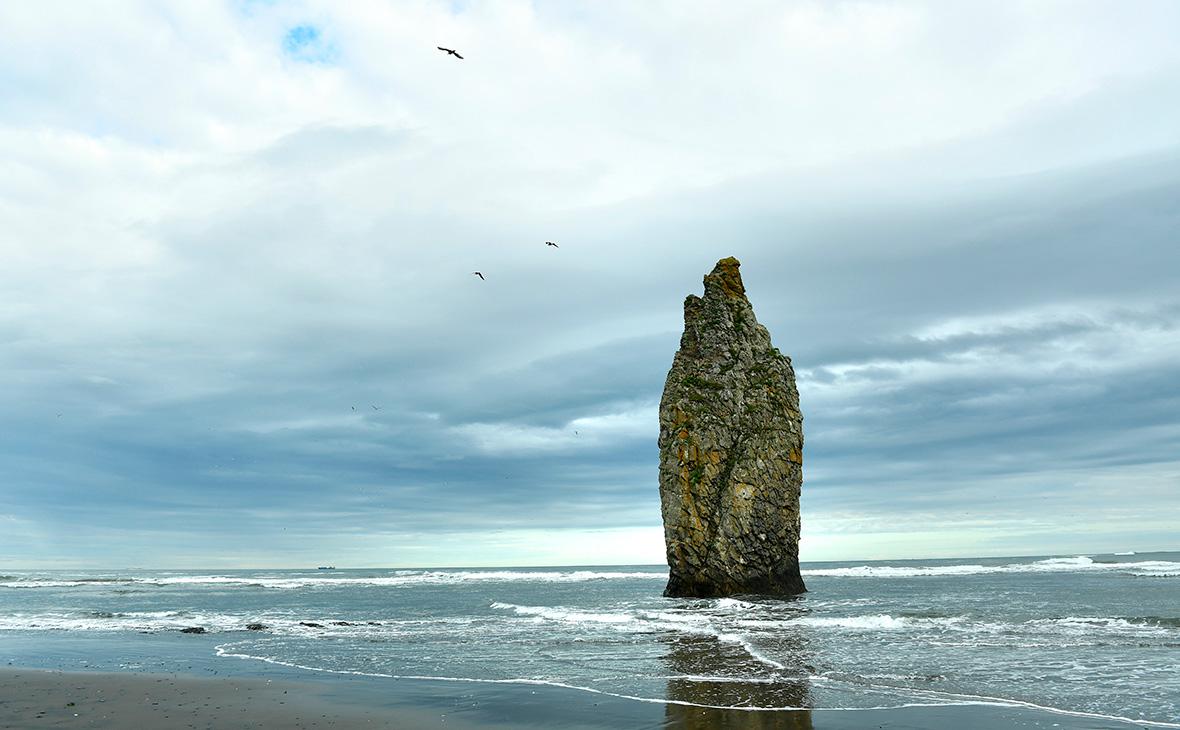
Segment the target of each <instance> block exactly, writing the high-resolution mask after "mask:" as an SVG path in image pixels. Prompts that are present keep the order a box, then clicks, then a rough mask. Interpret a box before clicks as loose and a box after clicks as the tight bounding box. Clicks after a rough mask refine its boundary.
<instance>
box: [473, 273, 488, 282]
mask: <svg viewBox="0 0 1180 730" xmlns="http://www.w3.org/2000/svg"><path fill="white" fill-rule="evenodd" d="M471 273H473V274H475V275H476V276H478V277H479V278H480V279H483V280H484V281H487V279H484V278H483V274H481V273H479V272H478V271H472V272H471Z"/></svg>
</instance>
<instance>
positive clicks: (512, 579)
mask: <svg viewBox="0 0 1180 730" xmlns="http://www.w3.org/2000/svg"><path fill="white" fill-rule="evenodd" d="M667 578H668V574H667V573H665V572H649V571H629V572H616V571H601V570H599V571H596V570H567V571H527V570H424V571H406V570H398V571H393V572H392V573H391V574H389V575H378V576H348V575H333V576H331V577H328V576H319V575H316V576H291V577H286V576H278V575H263V576H227V575H182V576H160V577H133V578H125V577H117V578H116V577H112V578H80V579H72V580H71V579H58V578H18V579H15V580H8V581H0V588H77V587H83V586H93V587H104V586H109V585H124V584H129V585H146V586H190V585H191V586H197V585H213V586H239V587H255V588H273V589H279V590H291V589H297V588H332V587H343V586H349V587H355V586H414V585H461V584H465V583H584V582H588V581H608V580H657V579H658V580H666V579H667Z"/></svg>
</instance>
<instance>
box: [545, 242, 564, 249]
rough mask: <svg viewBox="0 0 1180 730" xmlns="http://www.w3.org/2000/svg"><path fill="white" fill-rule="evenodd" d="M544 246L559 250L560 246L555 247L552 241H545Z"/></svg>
mask: <svg viewBox="0 0 1180 730" xmlns="http://www.w3.org/2000/svg"><path fill="white" fill-rule="evenodd" d="M545 245H546V246H552V247H553V248H561V246H558V245H557V244H556V243H554V242H553V241H546V242H545Z"/></svg>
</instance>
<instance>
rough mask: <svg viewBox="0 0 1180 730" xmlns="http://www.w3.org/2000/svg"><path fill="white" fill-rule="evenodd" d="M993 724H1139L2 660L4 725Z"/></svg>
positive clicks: (983, 727)
mask: <svg viewBox="0 0 1180 730" xmlns="http://www.w3.org/2000/svg"><path fill="white" fill-rule="evenodd" d="M947 727H954V728H957V729H958V730H992V729H993V728H999V727H1021V728H1045V729H1046V730H1048V729H1050V728H1053V729H1054V730H1063V729H1064V728H1086V729H1097V728H1119V729H1121V730H1128V729H1129V728H1135V727H1142V725H1140V724H1139V723H1131V722H1118V721H1110V720H1104V719H1098V718H1086V717H1079V716H1076V715H1075V716H1070V715H1061V714H1056V713H1048V712H1043V711H1037V710H1030V709H1022V708H1012V707H998V706H984V705H974V706H971V705H968V706H961V705H960V706H943V707H908V708H898V709H893V710H868V711H838V710H814V711H802V712H782V711H778V712H750V711H740V710H716V709H710V708H705V707H696V706H689V705H680V704H660V703H647V702H637V701H634V700H627V699H623V698H617V697H609V696H605V695H596V694H593V693H587V692H578V691H574V690H564V689H561V688H553V687H549V688H545V687H535V686H534V687H530V686H528V685H519V684H483V685H471V684H466V683H455V682H445V683H440V682H430V681H404V682H403V681H396V680H389V679H374V678H367V677H356V676H348V675H331V674H312V675H310V676H306V677H303V676H295V677H292V676H291V675H289V674H287V675H284V674H276V675H275V677H274V678H273V679H267V678H266V677H264V676H251V677H196V676H190V675H184V674H162V673H161V674H149V673H125V672H119V673H113V672H61V671H48V670H43V669H16V668H7V669H0V729H4V730H8V729H12V730H16V729H18V728H19V729H22V730H23V729H24V728H107V729H111V730H113V729H115V728H132V729H133V730H154V729H155V728H160V729H161V730H171V729H172V728H178V729H180V728H183V729H191V728H208V729H210V730H224V729H229V730H233V729H235V728H243V729H244V728H251V729H253V728H298V729H304V730H306V729H307V728H316V729H317V730H324V729H326V728H336V729H338V730H348V729H350V728H398V729H399V730H417V729H418V728H450V729H451V730H456V729H458V730H475V729H476V728H479V729H482V730H488V729H489V728H496V729H501V728H504V729H507V728H513V729H517V730H518V729H519V728H545V729H546V730H550V729H552V728H560V729H562V730H574V729H579V730H580V729H583V728H585V729H594V730H601V729H604V728H626V729H627V730H713V729H715V728H720V729H723V730H859V729H860V728H895V729H900V728H907V729H909V730H943V729H944V728H947Z"/></svg>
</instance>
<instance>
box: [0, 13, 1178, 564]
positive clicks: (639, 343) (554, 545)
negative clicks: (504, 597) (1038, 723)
mask: <svg viewBox="0 0 1180 730" xmlns="http://www.w3.org/2000/svg"><path fill="white" fill-rule="evenodd" d="M1178 27H1180V4H1177V3H1175V2H1172V1H1171V0H1160V1H1159V2H1152V1H1151V0H1137V2H1134V3H1124V2H1115V1H1114V0H1110V1H1104V2H1086V1H1084V0H1068V1H1066V0H1062V1H1055V0H1042V1H1038V2H1031V3H1029V2H1015V1H1014V2H986V3H985V2H979V3H966V2H963V3H958V2H945V1H944V0H931V1H930V2H886V1H883V0H882V1H878V0H863V1H862V0H857V1H847V2H843V1H837V0H829V1H824V2H819V1H816V2H805V1H798V2H788V3H784V2H779V1H777V0H775V1H768V2H754V1H751V2H742V3H729V2H695V1H685V0H675V1H674V2H673V1H669V2H642V3H635V2H628V1H621V0H620V1H619V2H609V1H598V0H596V1H595V2H585V3H581V2H541V1H538V2H531V3H530V2H525V1H523V0H492V1H489V2H463V1H462V0H455V1H453V2H449V3H448V2H416V1H407V2H402V1H400V0H371V1H369V2H360V1H358V2H350V3H346V4H345V3H336V2H327V1H325V2H313V1H310V0H309V1H307V2H299V1H292V2H284V1H283V0H275V1H273V2H263V1H261V0H255V1H250V0H224V1H222V2H207V3H206V2H201V3H172V4H168V5H163V4H160V3H154V2H146V1H144V2H134V1H132V0H128V1H126V2H114V3H104V4H101V6H100V4H97V3H83V4H79V3H74V2H65V1H64V0H63V1H62V2H39V3H3V4H0V29H3V30H2V33H3V42H2V43H0V398H2V401H0V403H2V407H0V565H9V566H10V567H21V566H26V567H120V566H131V565H144V566H159V567H234V566H303V565H315V564H323V563H329V562H330V563H333V564H337V565H340V566H345V565H350V566H352V565H355V566H436V565H541V564H606V563H660V562H662V561H663V543H662V532H661V528H660V515H659V500H658V491H657V483H656V476H657V460H658V456H657V452H656V435H657V432H658V427H657V423H656V407H657V403H658V401H659V397H660V392H661V389H662V386H663V379H664V376H665V374H666V373H667V369H668V367H669V366H670V365H671V362H672V355H673V353H674V352H675V349H676V347H677V344H678V340H679V334H680V328H681V325H682V321H681V303H682V301H683V298H684V296H685V295H686V294H689V293H693V292H699V291H700V289H701V277H702V276H703V275H704V274H705V273H706V272H707V271H708V270H709V269H710V268H711V267H712V265H713V264H714V263H715V262H716V260H717V259H719V258H721V257H724V256H729V255H735V256H737V257H738V258H739V259H741V261H742V264H743V269H742V271H743V275H744V276H745V279H746V285H747V288H748V290H749V293H750V296H751V300H752V302H753V305H754V308H755V311H756V313H757V315H758V317H759V319H760V321H762V322H763V323H764V324H766V325H767V327H768V328H769V329H770V332H771V334H772V336H773V337H774V340H775V344H776V345H778V346H779V347H780V348H781V349H782V350H783V351H784V352H786V353H789V354H790V355H791V356H792V358H793V360H794V363H795V367H796V371H797V374H798V376H799V390H800V393H801V400H802V405H803V411H804V414H805V418H806V422H805V423H806V450H805V453H806V466H805V480H806V482H805V485H804V504H803V542H802V551H803V555H802V557H803V558H804V559H811V560H825V559H870V558H895V557H929V556H955V555H959V556H977V555H1023V554H1047V553H1070V554H1073V553H1077V552H1100V551H1114V550H1131V549H1135V550H1145V549H1169V548H1170V549H1180V541H1178V540H1180V538H1178V537H1177V535H1178V533H1177V529H1176V526H1177V525H1178V524H1180V374H1178V370H1177V363H1178V362H1180V286H1178V280H1180V233H1178V232H1180V44H1177V43H1176V42H1175V29H1176V28H1178ZM437 45H443V46H449V47H453V48H457V49H459V50H460V52H461V53H462V54H463V55H464V56H465V59H464V60H462V61H460V60H458V59H455V58H451V57H447V56H445V55H443V54H442V53H440V52H439V51H438V50H436V49H435V46H437ZM546 239H549V240H555V241H558V242H559V243H560V245H561V247H560V249H557V250H554V249H552V248H548V247H546V246H544V243H543V242H544V241H545V240H546ZM475 270H479V271H481V272H483V273H484V275H485V276H486V281H480V280H479V279H478V278H476V277H474V276H473V275H472V273H471V272H472V271H475Z"/></svg>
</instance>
